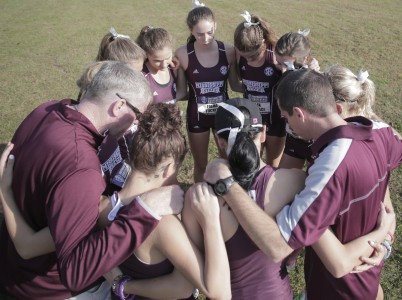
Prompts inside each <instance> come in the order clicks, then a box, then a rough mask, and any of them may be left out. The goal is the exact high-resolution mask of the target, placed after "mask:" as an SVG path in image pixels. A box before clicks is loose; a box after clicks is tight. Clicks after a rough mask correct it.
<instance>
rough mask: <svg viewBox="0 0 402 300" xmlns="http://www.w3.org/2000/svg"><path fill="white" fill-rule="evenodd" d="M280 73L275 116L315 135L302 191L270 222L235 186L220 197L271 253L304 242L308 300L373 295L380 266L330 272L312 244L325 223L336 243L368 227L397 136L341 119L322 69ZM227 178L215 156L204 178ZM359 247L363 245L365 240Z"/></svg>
mask: <svg viewBox="0 0 402 300" xmlns="http://www.w3.org/2000/svg"><path fill="white" fill-rule="evenodd" d="M286 75H287V76H285V77H284V79H283V80H282V81H281V83H280V84H279V86H278V89H277V94H276V97H277V99H278V104H279V107H280V109H281V113H282V116H283V117H285V118H286V119H287V121H288V124H289V126H290V127H291V128H292V129H293V130H294V131H295V132H296V133H297V134H298V135H299V136H301V137H303V138H304V139H306V140H309V139H313V140H314V141H315V142H314V144H313V145H312V152H313V155H314V162H313V164H312V165H311V166H310V167H309V169H308V176H307V178H306V183H305V189H304V190H303V191H302V192H300V193H299V194H298V195H296V197H295V199H294V201H293V202H292V204H290V205H288V206H285V207H284V208H283V209H282V210H281V211H280V212H279V214H278V215H277V216H276V222H277V223H276V222H275V219H274V218H272V217H270V216H268V215H266V214H265V213H264V212H263V211H262V210H261V209H258V207H257V206H256V205H255V204H254V203H253V202H252V201H247V195H246V194H245V193H243V192H242V191H241V187H240V186H238V185H237V184H234V185H232V187H231V188H230V190H229V192H228V193H227V194H226V195H224V196H223V198H224V200H225V201H226V202H227V203H228V204H229V206H230V207H231V208H232V210H233V212H234V214H235V215H236V217H237V219H238V221H239V222H240V224H241V225H242V227H243V228H244V229H245V230H246V232H247V233H248V235H249V236H250V237H251V238H252V239H253V241H254V242H255V243H256V244H257V245H258V246H259V247H260V248H261V249H262V250H263V251H264V252H265V253H266V254H267V255H268V257H270V258H271V259H273V260H275V261H278V260H281V259H283V258H285V257H286V256H287V255H289V254H290V253H291V252H292V251H293V249H299V248H302V247H306V256H305V280H306V288H307V290H306V292H307V298H308V299H375V298H376V296H377V290H378V286H379V281H380V275H381V267H382V265H381V266H377V267H373V268H371V269H369V270H368V271H365V272H362V273H349V274H346V275H345V276H342V277H341V278H336V277H335V276H334V274H332V272H330V271H329V270H328V269H327V268H326V267H325V266H324V264H323V262H322V260H321V259H320V258H319V256H318V255H317V253H316V252H315V251H314V249H317V248H315V247H316V245H315V243H316V242H317V241H318V240H319V238H320V237H321V236H322V234H323V233H324V231H325V230H326V229H327V228H331V229H332V230H333V232H334V233H335V235H336V236H337V237H338V239H339V240H340V242H341V243H343V244H345V243H347V242H349V241H351V240H355V239H357V238H358V237H360V236H363V235H366V234H368V233H370V232H372V231H373V230H374V229H375V227H376V222H377V218H378V213H379V211H380V205H381V200H382V199H384V195H385V191H386V187H387V184H388V181H389V177H390V171H391V170H393V169H394V168H397V167H398V166H399V165H400V164H401V160H402V142H401V140H400V139H399V138H398V137H396V136H395V135H394V133H393V131H392V130H391V128H390V127H388V126H387V125H385V124H382V123H376V122H371V121H369V120H367V119H365V118H362V117H357V118H352V119H348V120H347V121H345V120H343V119H342V118H341V117H340V116H339V115H338V113H337V110H336V106H335V99H334V96H333V93H332V87H331V84H330V83H329V81H328V80H327V78H325V76H324V75H322V74H320V73H317V72H314V71H310V70H298V71H293V72H290V73H288V74H286ZM228 176H230V171H229V170H228V168H227V167H225V165H224V164H223V163H222V162H220V161H215V162H213V164H212V165H210V166H209V167H208V168H207V172H206V175H205V179H206V180H207V181H208V182H211V183H214V182H215V181H217V180H218V179H220V178H226V177H228ZM379 242H381V241H379ZM362 245H364V246H362V247H368V243H367V241H363V244H362ZM309 246H312V247H309ZM339 259H340V260H342V259H343V258H342V257H340V258H339ZM337 277H338V276H337Z"/></svg>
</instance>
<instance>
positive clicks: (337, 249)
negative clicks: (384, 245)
mask: <svg viewBox="0 0 402 300" xmlns="http://www.w3.org/2000/svg"><path fill="white" fill-rule="evenodd" d="M380 214H381V216H380V217H379V223H378V225H377V228H376V229H375V230H374V231H372V232H370V233H368V234H366V235H364V236H361V237H359V238H357V239H355V240H353V241H350V242H349V243H346V244H345V245H343V244H342V243H341V242H340V241H339V240H338V239H337V237H336V236H335V235H334V234H333V233H332V232H331V231H330V230H326V231H325V232H324V234H323V235H322V236H321V238H320V239H319V240H318V242H317V243H315V244H313V245H312V247H313V249H314V251H315V252H316V253H317V255H318V256H319V257H320V260H321V261H322V262H323V264H324V265H325V267H326V268H327V270H328V271H329V272H330V273H331V274H332V275H333V276H334V277H336V278H340V277H342V276H345V275H346V274H348V273H350V272H352V271H353V269H354V267H355V266H356V265H360V264H361V260H360V257H361V256H362V255H365V256H370V255H371V253H372V252H373V248H372V246H371V245H370V243H369V241H379V242H382V241H383V240H384V238H385V236H386V235H387V232H388V231H389V228H390V227H391V226H392V224H393V223H394V220H395V214H394V212H393V210H386V209H385V206H384V205H382V208H381V213H380Z"/></svg>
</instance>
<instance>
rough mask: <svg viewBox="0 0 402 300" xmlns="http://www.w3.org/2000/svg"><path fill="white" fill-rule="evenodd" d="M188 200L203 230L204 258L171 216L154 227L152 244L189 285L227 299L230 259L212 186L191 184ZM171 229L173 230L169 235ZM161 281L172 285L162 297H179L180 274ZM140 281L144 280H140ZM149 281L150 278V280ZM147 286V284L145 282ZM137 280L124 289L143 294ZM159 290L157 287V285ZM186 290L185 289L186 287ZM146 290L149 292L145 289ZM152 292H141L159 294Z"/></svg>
mask: <svg viewBox="0 0 402 300" xmlns="http://www.w3.org/2000/svg"><path fill="white" fill-rule="evenodd" d="M187 198H188V199H187V200H188V202H191V207H192V209H193V211H195V212H196V217H197V220H198V223H199V224H201V227H202V231H203V234H204V237H203V239H204V244H205V260H204V257H203V255H202V254H201V252H200V251H199V250H198V248H197V246H196V245H195V244H193V242H192V241H191V240H190V239H189V238H188V236H187V234H186V231H185V230H184V227H183V226H182V225H181V224H180V222H179V220H178V219H177V218H175V217H173V216H167V217H165V218H163V219H162V221H161V223H163V224H160V226H158V228H157V230H158V232H157V239H156V244H155V246H156V247H157V249H159V251H161V252H162V253H163V254H164V255H165V256H166V257H167V258H168V259H169V260H170V261H171V262H172V263H173V265H174V266H175V270H176V271H178V272H180V273H181V275H182V276H183V277H184V278H187V280H188V281H190V282H191V286H196V287H198V288H199V289H200V290H201V292H202V293H204V294H205V295H206V296H207V297H209V298H213V299H229V298H230V296H231V293H230V275H229V273H230V272H229V263H228V260H227V255H226V248H225V244H224V241H223V237H222V232H221V227H220V221H219V205H218V200H217V198H216V197H215V196H214V195H213V192H212V190H211V188H210V187H209V186H208V185H207V184H205V183H203V184H197V185H196V186H194V187H192V188H190V190H189V191H188V193H187ZM172 232H174V233H175V234H174V235H172ZM155 280H162V285H163V286H166V287H167V288H168V286H169V281H170V285H171V286H172V285H173V286H174V287H175V289H174V290H172V288H171V287H170V288H168V290H167V291H166V290H162V294H161V296H163V297H165V298H166V297H168V298H170V297H178V296H179V295H178V294H177V293H180V291H179V290H178V289H177V284H179V285H180V286H181V285H182V284H183V282H182V280H183V278H180V276H178V274H173V273H172V274H171V275H167V276H164V277H160V278H158V279H154V280H152V281H153V283H155ZM141 282H142V283H143V280H141ZM150 282H151V281H150ZM150 282H148V280H147V282H146V284H147V286H146V289H148V288H151V286H149V287H148V283H150ZM142 283H140V282H139V281H130V282H129V283H128V284H127V286H126V288H125V289H124V290H125V292H127V293H134V294H135V293H137V294H140V293H141V295H142V293H143V292H144V290H143V289H144V286H143V285H142ZM158 290H160V289H159V288H158ZM171 290H172V292H171ZM186 292H188V290H186ZM147 293H148V292H147ZM152 293H155V294H153V295H150V294H147V295H144V296H148V297H149V296H153V297H157V298H158V297H160V296H159V292H156V291H153V292H152Z"/></svg>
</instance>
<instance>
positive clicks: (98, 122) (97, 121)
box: [75, 101, 108, 133]
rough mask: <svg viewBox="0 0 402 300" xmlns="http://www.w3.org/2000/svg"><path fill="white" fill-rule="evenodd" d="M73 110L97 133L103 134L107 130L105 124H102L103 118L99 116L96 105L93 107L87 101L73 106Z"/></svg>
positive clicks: (102, 115) (101, 115)
mask: <svg viewBox="0 0 402 300" xmlns="http://www.w3.org/2000/svg"><path fill="white" fill-rule="evenodd" d="M75 109H76V110H77V111H78V112H80V113H81V114H82V115H84V116H85V117H86V118H87V119H88V120H89V121H90V122H91V123H92V125H94V127H95V128H96V130H97V131H98V132H99V133H103V132H105V131H106V130H107V129H108V128H107V125H106V122H104V120H105V116H104V114H101V112H100V109H99V106H98V105H94V104H93V103H92V102H89V101H81V102H80V103H79V104H78V105H76V106H75Z"/></svg>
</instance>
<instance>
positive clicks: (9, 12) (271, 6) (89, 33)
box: [0, 0, 402, 299]
mask: <svg viewBox="0 0 402 300" xmlns="http://www.w3.org/2000/svg"><path fill="white" fill-rule="evenodd" d="M204 2H205V4H206V5H208V6H209V7H210V8H212V9H213V10H214V12H215V13H216V17H217V22H218V31H217V38H218V39H221V40H224V41H226V42H229V43H232V39H233V37H232V36H233V31H234V28H235V27H236V26H237V25H238V23H240V22H241V21H242V18H241V17H240V16H239V14H240V13H241V12H242V11H243V10H245V9H247V10H248V11H249V12H250V13H258V14H259V15H261V16H263V17H265V18H266V19H268V20H269V21H270V23H271V24H272V27H273V28H274V30H275V31H276V32H277V34H278V35H281V34H283V33H285V32H287V31H291V30H293V31H295V30H298V29H299V28H300V29H302V28H310V29H311V33H310V41H311V45H312V48H313V54H314V56H315V57H316V58H317V59H318V60H319V62H320V65H321V68H322V69H325V68H327V67H329V66H330V65H333V64H342V65H345V66H346V67H349V68H350V69H351V70H353V71H355V72H357V71H358V70H360V69H367V70H368V71H369V73H370V78H371V79H372V80H373V81H374V82H375V84H376V86H377V103H376V107H375V111H376V112H377V113H378V115H380V116H381V117H382V118H383V119H384V120H386V121H387V122H389V123H391V124H392V125H393V126H394V127H395V128H396V129H397V130H399V131H400V132H402V119H401V115H402V107H401V95H402V84H401V82H402V75H401V74H402V60H401V54H400V51H401V49H402V38H401V37H402V1H401V0H384V1H377V0H366V1H363V0H357V1H347V0H339V1H330V0H320V1H319V0H310V1H294V0H293V1H290V0H284V1H270V2H267V1H262V0H261V1H247V2H248V4H247V5H245V4H244V3H245V1H227V0H220V1H207V0H206V1H204ZM190 8H191V1H190V0H186V1H183V0H179V1H154V0H148V1H133V0H121V1H104V0H99V1H95V0H86V1H78V0H66V1H55V0H41V1H39V0H18V1H12V0H0V28H1V29H0V40H1V44H0V87H1V88H0V105H1V109H0V120H1V126H0V144H1V146H0V151H1V150H2V148H3V147H4V144H5V143H6V142H7V141H9V140H10V139H11V137H12V135H13V133H14V131H15V129H16V128H17V126H18V125H19V123H20V122H21V121H22V120H23V119H24V117H25V116H26V115H27V114H28V113H29V112H30V111H31V110H32V109H33V108H35V107H36V106H37V105H39V104H40V103H43V102H45V101H47V100H50V99H61V98H75V97H76V95H77V88H76V86H75V81H76V79H78V77H79V76H80V73H81V72H82V71H83V70H84V69H85V67H86V66H87V65H88V64H89V63H90V62H92V61H93V60H94V58H95V56H96V53H97V50H98V46H99V42H100V40H101V38H102V37H103V35H104V34H105V33H106V32H107V31H108V29H109V27H111V26H114V27H115V28H116V29H117V31H118V32H119V33H122V34H128V35H130V36H131V37H133V38H135V37H136V36H137V34H138V32H139V30H140V28H141V27H142V26H144V25H152V26H154V27H164V28H165V29H167V30H168V31H169V32H171V33H172V34H173V36H174V37H175V40H176V46H177V47H178V46H179V45H181V44H184V43H185V40H186V38H187V35H188V30H187V28H186V25H185V18H186V15H187V12H188V10H189V9H190ZM232 95H233V94H232ZM180 105H182V107H183V108H184V107H185V103H181V104H180ZM214 156H217V152H216V148H215V147H214V146H213V145H212V146H211V151H210V157H214ZM191 164H192V159H191V155H188V157H187V158H186V161H185V163H184V166H183V168H182V170H181V173H180V176H179V179H180V180H181V181H182V182H183V183H184V184H190V183H191V182H192V166H191ZM362 180H364V174H362ZM390 188H391V195H392V199H393V203H394V206H395V209H396V213H397V216H398V217H399V216H400V215H401V210H402V171H401V170H400V169H399V170H397V171H395V172H394V173H393V175H392V180H391V185H390ZM401 235H402V226H401V225H399V226H398V228H397V233H396V236H397V242H396V243H395V244H394V248H395V250H396V251H394V254H393V255H392V257H391V259H390V260H388V261H387V263H386V266H385V268H384V272H383V276H382V285H383V287H384V290H385V295H386V299H398V298H399V299H400V298H401V295H402V269H401V265H402V254H401V251H400V249H401V246H402V245H401V242H400V238H398V237H400V236H401ZM300 264H301V262H299V266H298V269H297V271H296V272H295V274H292V276H291V278H292V285H293V287H294V289H295V290H296V292H299V291H300V290H301V289H302V287H303V276H302V267H301V265H300Z"/></svg>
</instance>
